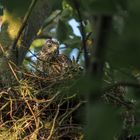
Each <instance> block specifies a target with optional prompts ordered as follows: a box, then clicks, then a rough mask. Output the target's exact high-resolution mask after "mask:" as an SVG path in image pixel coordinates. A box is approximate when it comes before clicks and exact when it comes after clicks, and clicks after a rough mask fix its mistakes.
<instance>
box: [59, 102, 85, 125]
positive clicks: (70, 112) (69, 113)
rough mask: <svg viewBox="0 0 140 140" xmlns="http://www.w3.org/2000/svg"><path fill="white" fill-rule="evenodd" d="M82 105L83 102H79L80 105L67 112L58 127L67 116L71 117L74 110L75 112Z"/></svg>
mask: <svg viewBox="0 0 140 140" xmlns="http://www.w3.org/2000/svg"><path fill="white" fill-rule="evenodd" d="M83 103H85V102H82V101H81V102H80V103H78V104H77V105H76V106H75V107H74V108H73V109H72V110H71V111H69V112H68V113H67V114H66V115H65V116H64V117H63V118H62V119H61V121H60V122H59V125H61V124H62V122H63V121H64V120H65V119H66V118H67V117H68V116H69V115H71V114H72V113H73V112H74V111H75V110H77V109H78V108H79V107H80V106H81V105H82V104H83Z"/></svg>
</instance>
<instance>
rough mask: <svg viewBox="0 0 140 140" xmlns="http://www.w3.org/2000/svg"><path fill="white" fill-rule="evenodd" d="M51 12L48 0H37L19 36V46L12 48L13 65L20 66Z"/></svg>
mask: <svg viewBox="0 0 140 140" xmlns="http://www.w3.org/2000/svg"><path fill="white" fill-rule="evenodd" d="M50 12H51V4H50V2H49V1H48V0H41V1H40V0H37V2H36V5H35V6H34V9H33V10H32V12H31V14H30V16H29V19H28V21H27V22H26V27H25V28H24V31H23V32H22V34H21V36H20V41H21V44H20V46H19V47H17V44H16V46H15V44H14V46H13V47H12V53H13V56H15V63H16V64H17V65H21V64H22V62H23V60H24V58H25V55H26V53H27V51H28V49H29V47H30V45H31V43H32V41H33V40H34V39H35V38H36V36H37V33H38V31H39V29H40V28H41V27H42V25H43V23H44V20H45V19H46V18H47V17H48V16H49V14H50Z"/></svg>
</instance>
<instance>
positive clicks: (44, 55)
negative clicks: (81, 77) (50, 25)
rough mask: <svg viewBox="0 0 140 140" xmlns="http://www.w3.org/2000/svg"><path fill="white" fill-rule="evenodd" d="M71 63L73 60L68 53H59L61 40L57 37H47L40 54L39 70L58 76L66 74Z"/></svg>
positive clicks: (45, 73)
mask: <svg viewBox="0 0 140 140" xmlns="http://www.w3.org/2000/svg"><path fill="white" fill-rule="evenodd" d="M71 64H72V62H71V60H70V59H69V58H68V57H67V56H66V55H64V54H59V42H58V41H57V40H55V39H47V40H46V42H45V44H44V45H43V47H42V49H41V51H40V52H39V54H38V60H37V67H38V70H39V71H41V72H42V73H43V74H44V75H47V76H49V77H56V76H61V75H63V74H65V73H66V72H67V71H68V69H69V67H70V66H71Z"/></svg>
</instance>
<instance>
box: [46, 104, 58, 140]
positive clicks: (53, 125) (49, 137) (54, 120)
mask: <svg viewBox="0 0 140 140" xmlns="http://www.w3.org/2000/svg"><path fill="white" fill-rule="evenodd" d="M59 108H60V105H58V108H57V112H56V115H55V117H54V119H53V124H52V128H51V131H50V135H49V136H48V138H47V140H50V139H51V137H52V135H53V132H54V127H55V123H56V119H57V116H58V114H59Z"/></svg>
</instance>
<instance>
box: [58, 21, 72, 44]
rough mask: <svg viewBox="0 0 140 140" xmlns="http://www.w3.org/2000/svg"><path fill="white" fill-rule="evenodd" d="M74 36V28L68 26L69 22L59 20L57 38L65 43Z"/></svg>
mask: <svg viewBox="0 0 140 140" xmlns="http://www.w3.org/2000/svg"><path fill="white" fill-rule="evenodd" d="M72 34H73V30H72V27H71V26H70V25H69V24H68V22H67V21H63V20H61V19H60V20H59V21H58V25H57V28H56V37H57V38H58V40H59V41H60V42H64V41H65V40H66V39H68V38H69V36H70V35H72Z"/></svg>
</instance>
